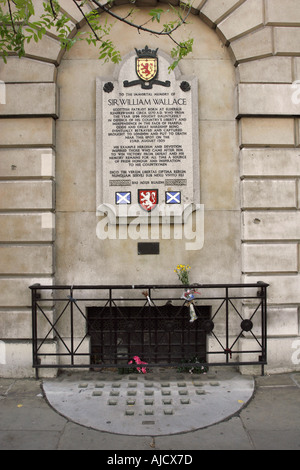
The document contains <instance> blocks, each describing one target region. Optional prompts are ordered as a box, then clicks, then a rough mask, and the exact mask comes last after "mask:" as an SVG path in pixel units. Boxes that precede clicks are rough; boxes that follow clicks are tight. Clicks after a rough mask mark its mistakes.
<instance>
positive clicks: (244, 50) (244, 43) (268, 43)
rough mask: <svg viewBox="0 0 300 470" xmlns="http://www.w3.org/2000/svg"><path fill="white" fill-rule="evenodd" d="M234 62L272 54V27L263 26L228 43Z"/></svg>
mask: <svg viewBox="0 0 300 470" xmlns="http://www.w3.org/2000/svg"><path fill="white" fill-rule="evenodd" d="M230 48H231V50H232V53H233V56H234V57H235V60H236V62H240V61H245V60H250V59H255V58H262V57H267V56H270V55H272V54H273V42H272V28H270V27H265V28H263V29H260V30H258V31H254V32H252V33H249V34H247V36H244V37H241V38H239V39H237V40H235V41H233V42H231V44H230Z"/></svg>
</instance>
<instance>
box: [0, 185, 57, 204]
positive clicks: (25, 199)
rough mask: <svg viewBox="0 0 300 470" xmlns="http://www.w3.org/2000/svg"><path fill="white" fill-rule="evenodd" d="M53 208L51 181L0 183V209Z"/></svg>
mask: <svg viewBox="0 0 300 470" xmlns="http://www.w3.org/2000/svg"><path fill="white" fill-rule="evenodd" d="M53 208H54V187H53V182H52V181H1V182H0V209H1V210H13V209H38V210H41V209H43V210H52V209H53Z"/></svg>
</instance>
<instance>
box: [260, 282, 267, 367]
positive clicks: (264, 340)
mask: <svg viewBox="0 0 300 470" xmlns="http://www.w3.org/2000/svg"><path fill="white" fill-rule="evenodd" d="M261 289H262V293H263V301H262V344H263V357H262V359H263V361H264V362H266V361H267V302H266V298H267V287H265V286H262V288H261ZM264 374H265V367H264V364H262V368H261V375H262V376H264Z"/></svg>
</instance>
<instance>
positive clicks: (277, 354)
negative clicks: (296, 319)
mask: <svg viewBox="0 0 300 470" xmlns="http://www.w3.org/2000/svg"><path fill="white" fill-rule="evenodd" d="M297 338H299V336H294V337H288V338H269V339H268V365H267V366H265V372H266V373H269V374H272V373H277V374H278V373H284V372H292V371H295V370H297V369H298V370H299V365H298V366H297V365H295V364H294V363H293V353H295V349H293V345H294V344H295V341H296V340H297ZM256 344H257V343H256V342H255V340H254V339H250V338H249V339H248V338H244V339H241V340H240V342H239V347H240V348H241V350H242V351H247V350H248V351H250V350H251V349H253V348H255V345H256ZM251 357H253V354H247V353H246V354H243V358H244V360H251ZM241 372H242V373H243V374H260V373H261V372H260V368H257V367H253V366H252V367H251V366H243V367H242V368H241Z"/></svg>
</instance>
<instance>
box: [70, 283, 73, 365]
mask: <svg viewBox="0 0 300 470" xmlns="http://www.w3.org/2000/svg"><path fill="white" fill-rule="evenodd" d="M70 300H71V302H70V323H71V364H72V366H73V365H74V312H73V302H74V299H73V286H72V287H71V288H70Z"/></svg>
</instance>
